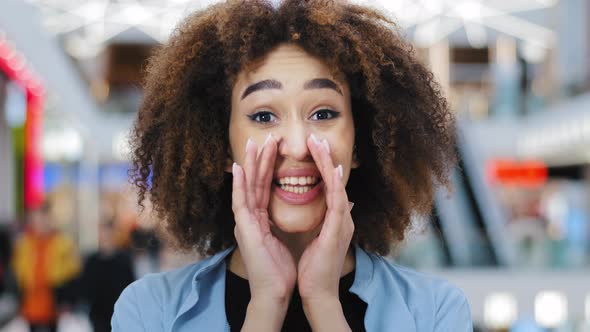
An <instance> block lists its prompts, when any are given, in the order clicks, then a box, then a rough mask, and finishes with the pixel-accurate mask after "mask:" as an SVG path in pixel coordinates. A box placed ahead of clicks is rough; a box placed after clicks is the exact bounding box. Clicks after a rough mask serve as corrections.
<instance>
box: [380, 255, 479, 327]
mask: <svg viewBox="0 0 590 332" xmlns="http://www.w3.org/2000/svg"><path fill="white" fill-rule="evenodd" d="M369 256H370V257H371V260H372V261H373V263H374V275H373V278H375V280H374V281H375V283H376V284H377V285H379V284H380V285H381V287H384V288H385V289H390V290H391V293H389V294H396V297H397V298H398V300H399V301H398V302H400V303H402V304H401V305H403V306H404V307H405V308H404V309H405V310H407V311H408V313H409V314H410V315H412V316H413V317H414V319H415V320H416V325H417V326H424V325H429V326H433V328H434V331H471V329H472V327H471V312H470V309H469V303H468V302H467V298H466V297H465V294H464V293H463V291H462V290H460V289H459V288H458V287H456V286H454V285H452V284H451V283H449V282H448V281H446V280H444V279H442V278H439V277H436V276H433V275H429V274H426V273H422V272H418V271H415V270H413V269H410V268H407V267H404V266H401V265H399V264H396V263H393V262H391V261H389V260H387V259H386V258H384V257H381V256H378V255H373V254H369ZM376 294H377V296H381V297H384V296H385V294H382V295H379V293H378V292H377V293H376ZM419 320H422V321H421V322H420V321H419ZM429 329H430V328H428V329H427V330H429ZM418 330H423V329H418Z"/></svg>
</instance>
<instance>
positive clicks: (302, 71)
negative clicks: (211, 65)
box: [236, 44, 337, 86]
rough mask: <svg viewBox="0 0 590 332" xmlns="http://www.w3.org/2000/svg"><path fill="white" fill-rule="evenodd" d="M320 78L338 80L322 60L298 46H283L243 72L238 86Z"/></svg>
mask: <svg viewBox="0 0 590 332" xmlns="http://www.w3.org/2000/svg"><path fill="white" fill-rule="evenodd" d="M318 77H325V78H334V79H337V77H334V73H333V71H332V70H331V68H330V67H328V65H326V64H325V63H324V62H323V61H322V60H320V59H318V58H316V57H313V56H311V55H310V54H309V53H307V52H305V51H304V50H303V49H302V48H300V47H298V46H296V45H291V44H283V45H280V46H278V47H277V48H275V49H274V50H272V51H271V52H270V53H268V54H267V55H266V56H265V57H264V58H263V59H261V60H259V61H257V62H255V63H253V64H251V65H249V66H247V67H246V68H245V69H244V70H242V71H241V72H240V73H239V74H238V77H237V80H236V86H238V85H240V86H241V85H245V84H250V83H254V82H257V81H260V80H263V79H271V78H272V79H276V80H279V81H281V82H282V83H283V84H285V85H289V84H290V83H298V82H300V81H305V80H309V79H311V78H318Z"/></svg>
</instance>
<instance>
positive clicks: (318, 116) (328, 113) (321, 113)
mask: <svg viewBox="0 0 590 332" xmlns="http://www.w3.org/2000/svg"><path fill="white" fill-rule="evenodd" d="M339 115H340V113H338V112H336V111H332V110H331V109H328V108H322V109H320V110H318V111H316V112H315V113H313V114H312V115H311V119H312V120H330V119H333V118H336V117H338V116H339Z"/></svg>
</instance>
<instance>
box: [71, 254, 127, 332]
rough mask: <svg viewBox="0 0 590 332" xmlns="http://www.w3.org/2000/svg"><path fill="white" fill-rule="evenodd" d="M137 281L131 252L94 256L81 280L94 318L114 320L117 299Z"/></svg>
mask: <svg viewBox="0 0 590 332" xmlns="http://www.w3.org/2000/svg"><path fill="white" fill-rule="evenodd" d="M134 280H135V275H134V273H133V262H132V261H131V257H130V256H129V255H128V254H127V253H125V252H122V251H117V252H115V253H113V254H112V255H103V254H101V253H94V254H92V255H90V256H89V257H88V259H87V260H86V264H85V265H84V271H83V272H82V280H81V283H82V284H81V287H82V288H81V289H82V290H83V291H84V297H85V300H86V301H87V302H88V305H89V307H90V318H91V319H92V320H103V321H106V322H110V319H111V316H112V315H113V306H114V304H115V302H116V301H117V299H118V298H119V295H121V292H122V291H123V289H125V287H127V285H129V284H130V283H132V282H133V281H134ZM109 331H110V329H109Z"/></svg>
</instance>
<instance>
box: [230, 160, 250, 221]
mask: <svg viewBox="0 0 590 332" xmlns="http://www.w3.org/2000/svg"><path fill="white" fill-rule="evenodd" d="M232 174H233V180H232V187H233V188H232V210H233V212H234V219H235V220H236V224H237V223H238V220H245V219H244V218H240V217H243V216H244V213H246V214H247V213H248V205H247V200H246V196H247V193H246V184H245V178H244V170H243V169H242V167H240V165H238V164H237V163H234V164H233V166H232Z"/></svg>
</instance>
